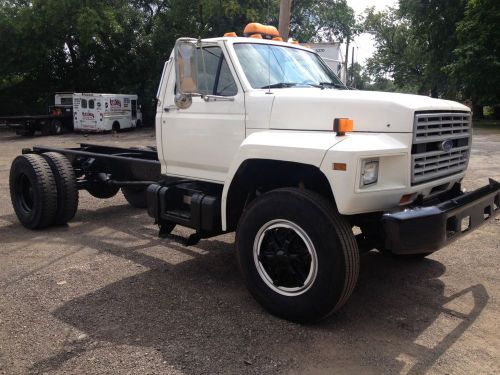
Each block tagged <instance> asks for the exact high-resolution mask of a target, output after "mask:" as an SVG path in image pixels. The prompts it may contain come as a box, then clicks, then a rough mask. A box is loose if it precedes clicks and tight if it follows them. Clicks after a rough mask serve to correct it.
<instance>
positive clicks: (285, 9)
mask: <svg viewBox="0 0 500 375" xmlns="http://www.w3.org/2000/svg"><path fill="white" fill-rule="evenodd" d="M291 8H292V0H280V19H279V33H280V35H281V37H282V38H283V40H284V41H285V42H286V41H288V34H289V32H290V10H291Z"/></svg>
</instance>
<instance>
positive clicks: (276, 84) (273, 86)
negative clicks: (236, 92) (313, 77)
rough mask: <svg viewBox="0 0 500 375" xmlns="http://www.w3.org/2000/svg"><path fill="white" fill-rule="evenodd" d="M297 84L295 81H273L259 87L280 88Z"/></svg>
mask: <svg viewBox="0 0 500 375" xmlns="http://www.w3.org/2000/svg"><path fill="white" fill-rule="evenodd" d="M293 86H297V84H296V83H294V82H278V83H273V84H272V85H266V86H262V87H260V88H261V89H282V88H286V87H293Z"/></svg>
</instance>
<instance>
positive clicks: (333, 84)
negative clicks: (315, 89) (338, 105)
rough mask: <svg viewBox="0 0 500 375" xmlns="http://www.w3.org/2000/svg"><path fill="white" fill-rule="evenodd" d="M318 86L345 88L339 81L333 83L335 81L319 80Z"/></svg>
mask: <svg viewBox="0 0 500 375" xmlns="http://www.w3.org/2000/svg"><path fill="white" fill-rule="evenodd" d="M318 86H321V87H325V86H326V87H335V88H338V89H344V90H345V89H347V87H346V86H344V85H343V84H341V83H335V82H319V83H318Z"/></svg>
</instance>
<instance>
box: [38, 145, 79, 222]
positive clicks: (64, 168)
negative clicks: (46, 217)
mask: <svg viewBox="0 0 500 375" xmlns="http://www.w3.org/2000/svg"><path fill="white" fill-rule="evenodd" d="M42 156H43V157H44V158H45V160H47V162H48V163H49V165H50V168H51V169H52V173H53V174H54V179H55V182H56V187H57V212H56V217H55V220H54V224H56V225H63V224H66V223H67V222H68V221H70V220H71V219H73V217H74V216H75V214H76V211H77V209H78V187H77V185H76V176H75V171H74V170H73V166H72V165H71V163H70V161H69V160H68V158H66V157H65V156H64V155H62V154H59V153H57V152H47V153H44V154H42Z"/></svg>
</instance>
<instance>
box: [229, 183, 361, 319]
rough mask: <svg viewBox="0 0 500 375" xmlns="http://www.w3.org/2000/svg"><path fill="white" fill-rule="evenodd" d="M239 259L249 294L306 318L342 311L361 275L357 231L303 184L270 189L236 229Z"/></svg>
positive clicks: (284, 313)
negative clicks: (305, 188)
mask: <svg viewBox="0 0 500 375" xmlns="http://www.w3.org/2000/svg"><path fill="white" fill-rule="evenodd" d="M236 248H237V257H238V264H239V267H240V270H241V273H242V275H243V278H244V280H245V283H246V285H247V287H248V289H249V291H250V293H251V294H252V295H253V296H254V297H255V299H256V300H257V301H258V302H259V303H260V304H261V305H262V306H263V307H264V308H265V309H267V310H268V311H270V312H271V313H272V314H274V315H277V316H279V317H281V318H284V319H288V320H291V321H295V322H300V323H307V322H313V321H317V320H320V319H322V318H325V317H326V316H328V315H329V314H331V313H332V312H334V311H336V310H338V309H339V308H340V307H341V306H342V305H344V303H345V302H346V301H347V299H348V298H349V296H350V295H351V293H352V291H353V289H354V287H355V285H356V281H357V278H358V272H359V251H358V248H357V244H356V240H355V238H354V236H353V233H352V230H351V228H350V226H349V225H348V224H347V222H346V221H345V220H344V219H343V218H342V216H341V215H340V214H339V213H338V212H337V210H336V208H335V207H334V206H333V204H331V203H330V202H329V201H327V200H326V199H325V198H323V197H322V196H320V195H318V194H316V193H314V192H311V191H308V190H304V189H297V188H284V189H277V190H273V191H271V192H268V193H265V194H263V195H261V196H260V197H258V198H256V199H255V200H254V201H252V202H251V203H250V205H249V207H248V208H247V209H246V210H245V212H244V213H243V215H242V217H241V218H240V221H239V223H238V228H237V232H236Z"/></svg>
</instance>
